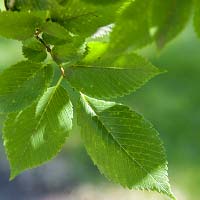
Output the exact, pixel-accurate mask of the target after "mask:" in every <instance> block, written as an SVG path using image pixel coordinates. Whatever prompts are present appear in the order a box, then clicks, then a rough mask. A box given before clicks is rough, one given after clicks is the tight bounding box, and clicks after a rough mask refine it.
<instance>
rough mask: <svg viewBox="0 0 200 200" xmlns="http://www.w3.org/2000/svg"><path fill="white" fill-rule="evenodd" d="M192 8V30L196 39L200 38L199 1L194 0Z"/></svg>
mask: <svg viewBox="0 0 200 200" xmlns="http://www.w3.org/2000/svg"><path fill="white" fill-rule="evenodd" d="M194 8H195V12H194V28H195V31H196V33H197V35H198V37H200V1H199V0H194Z"/></svg>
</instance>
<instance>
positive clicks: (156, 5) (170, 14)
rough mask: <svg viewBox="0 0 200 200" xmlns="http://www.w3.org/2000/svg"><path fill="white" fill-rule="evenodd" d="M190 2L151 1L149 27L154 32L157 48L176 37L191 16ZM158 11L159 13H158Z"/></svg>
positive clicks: (174, 0) (176, 0)
mask: <svg viewBox="0 0 200 200" xmlns="http://www.w3.org/2000/svg"><path fill="white" fill-rule="evenodd" d="M191 6H192V1H188V0H168V1H163V0H152V11H151V18H150V19H151V26H153V27H154V28H155V30H156V32H155V36H154V37H155V40H156V43H157V46H158V48H162V47H163V46H165V45H166V43H167V42H169V41H171V40H172V39H173V38H174V37H176V36H177V35H178V34H179V33H180V32H181V31H182V30H183V28H184V27H185V25H186V23H187V21H188V19H189V17H190V14H191ZM158 11H159V12H158Z"/></svg>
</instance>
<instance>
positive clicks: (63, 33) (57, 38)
mask: <svg viewBox="0 0 200 200" xmlns="http://www.w3.org/2000/svg"><path fill="white" fill-rule="evenodd" d="M41 31H43V32H44V33H43V35H42V37H43V39H44V40H45V42H47V43H49V44H53V45H54V44H63V43H66V41H68V42H69V41H71V40H72V37H71V36H70V34H69V32H68V31H67V30H66V29H65V28H64V27H62V26H61V25H59V24H58V23H53V22H48V23H45V24H44V25H43V27H42V28H41Z"/></svg>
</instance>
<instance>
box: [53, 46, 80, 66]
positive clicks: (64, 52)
mask: <svg viewBox="0 0 200 200" xmlns="http://www.w3.org/2000/svg"><path fill="white" fill-rule="evenodd" d="M52 56H53V59H54V60H55V61H56V62H57V63H59V64H60V63H67V62H70V63H74V62H77V61H78V60H80V58H82V52H81V50H80V46H79V45H78V46H77V45H76V44H75V43H66V44H64V45H58V46H55V47H54V48H53V49H52Z"/></svg>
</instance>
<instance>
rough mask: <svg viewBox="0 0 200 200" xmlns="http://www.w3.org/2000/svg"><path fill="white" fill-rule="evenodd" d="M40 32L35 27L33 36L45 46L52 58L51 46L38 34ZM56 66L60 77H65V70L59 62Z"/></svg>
mask: <svg viewBox="0 0 200 200" xmlns="http://www.w3.org/2000/svg"><path fill="white" fill-rule="evenodd" d="M40 33H41V31H40V30H39V29H37V30H36V32H35V38H36V39H37V40H38V41H39V42H40V43H41V44H42V45H43V46H44V47H45V48H46V50H47V52H49V54H50V55H51V58H52V59H53V60H54V58H53V54H52V49H51V47H50V46H49V45H48V44H46V42H45V41H44V40H43V39H42V38H41V37H40V36H39V35H40ZM58 66H59V67H60V70H61V74H62V77H65V70H64V68H63V66H62V65H61V64H59V65H58Z"/></svg>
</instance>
